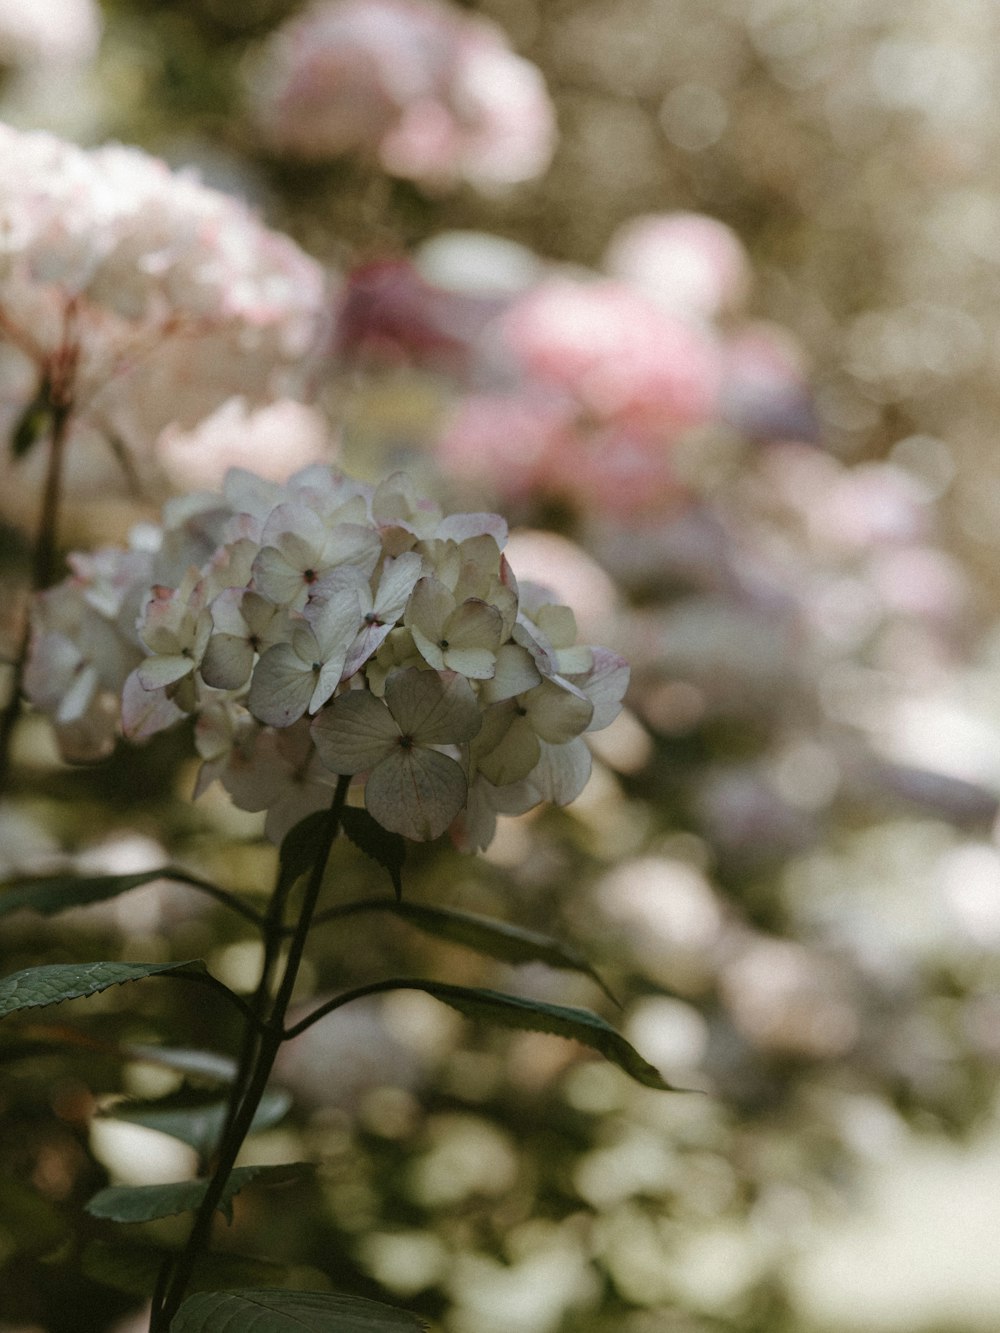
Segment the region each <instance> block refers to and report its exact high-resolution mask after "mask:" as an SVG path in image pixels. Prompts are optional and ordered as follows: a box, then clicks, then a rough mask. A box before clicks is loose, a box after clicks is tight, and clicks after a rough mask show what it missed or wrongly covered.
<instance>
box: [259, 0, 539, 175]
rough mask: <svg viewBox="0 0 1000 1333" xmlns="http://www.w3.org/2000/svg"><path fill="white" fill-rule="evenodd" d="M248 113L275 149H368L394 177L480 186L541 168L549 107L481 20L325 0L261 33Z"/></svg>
mask: <svg viewBox="0 0 1000 1333" xmlns="http://www.w3.org/2000/svg"><path fill="white" fill-rule="evenodd" d="M251 97H252V102H253V115H254V118H255V120H256V122H257V124H258V126H259V127H260V132H261V134H262V135H263V136H264V137H265V138H266V139H267V141H268V142H269V143H270V144H271V145H272V146H273V147H274V148H275V149H276V150H278V151H281V152H288V153H293V154H296V155H298V156H300V157H306V158H312V159H317V160H321V159H325V158H332V157H339V156H340V155H341V154H344V153H352V152H362V153H365V152H368V153H374V154H375V155H376V156H377V157H378V159H379V161H380V163H381V165H382V167H383V168H384V169H385V170H386V171H388V172H390V173H391V174H392V175H394V176H401V177H404V178H406V179H409V180H415V181H420V182H421V183H423V184H425V185H429V186H431V187H438V188H440V187H444V186H451V185H454V184H456V183H457V182H459V181H467V182H469V183H470V184H472V185H473V186H475V187H477V188H478V189H482V190H487V191H488V190H491V189H497V188H501V189H502V188H504V187H506V186H510V185H515V184H517V183H518V182H520V181H526V180H531V179H533V178H534V177H536V176H539V175H541V174H542V172H543V171H545V169H546V167H547V166H548V164H549V161H550V159H551V157H552V152H553V149H554V147H555V138H556V127H555V112H554V110H553V107H552V103H551V102H550V100H549V97H548V94H547V92H546V90H545V84H544V81H543V79H542V76H541V74H540V72H539V71H538V69H537V68H536V67H535V66H534V65H533V64H531V62H530V61H528V60H525V59H523V58H522V57H521V56H518V55H515V54H514V52H513V51H511V49H510V46H509V45H508V42H507V38H506V36H505V34H504V33H503V31H502V30H501V29H500V28H498V27H496V26H495V25H494V24H492V23H490V22H489V21H488V20H486V19H483V18H480V17H478V16H473V15H469V14H467V13H466V12H465V11H463V10H461V9H458V8H457V7H455V6H452V5H445V4H438V3H436V2H435V0H333V3H319V4H316V5H314V6H313V7H312V8H311V9H309V10H307V11H306V13H305V14H303V15H301V16H299V17H297V18H294V19H292V20H291V21H290V22H289V23H287V24H286V25H285V26H284V27H283V28H281V29H279V30H278V32H277V33H276V34H275V35H274V36H273V37H272V38H271V39H270V41H269V42H268V44H267V46H266V47H265V49H264V51H263V52H262V54H261V58H260V60H259V61H258V62H257V64H256V65H255V67H254V70H253V75H252V79H251Z"/></svg>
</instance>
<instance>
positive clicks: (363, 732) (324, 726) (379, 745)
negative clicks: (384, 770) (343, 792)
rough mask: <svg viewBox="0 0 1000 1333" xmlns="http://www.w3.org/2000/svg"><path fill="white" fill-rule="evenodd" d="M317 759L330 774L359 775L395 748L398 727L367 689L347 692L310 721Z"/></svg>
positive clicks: (387, 711) (398, 731)
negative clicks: (317, 754) (311, 722)
mask: <svg viewBox="0 0 1000 1333" xmlns="http://www.w3.org/2000/svg"><path fill="white" fill-rule="evenodd" d="M312 734H313V740H314V741H315V743H316V750H317V752H318V753H319V757H320V759H321V760H322V761H323V763H324V764H325V765H326V767H327V768H328V769H330V771H331V772H333V773H363V772H364V771H365V770H366V769H369V768H374V767H375V765H376V764H378V763H380V762H381V760H383V759H385V757H386V756H387V755H388V754H391V753H392V751H393V749H394V748H396V747H398V745H399V740H400V730H399V727H398V726H397V725H396V723H395V722H394V721H393V719H392V714H391V713H390V712H389V710H388V708H387V707H386V706H385V704H383V703H381V702H380V701H379V700H378V699H376V698H375V696H374V695H372V694H369V693H368V691H367V690H350V691H348V692H347V693H346V694H342V695H340V697H339V698H337V699H334V701H333V703H332V704H331V705H330V706H329V708H325V709H324V710H323V711H322V712H321V713H319V714H317V716H316V717H315V718H314V719H313V724H312Z"/></svg>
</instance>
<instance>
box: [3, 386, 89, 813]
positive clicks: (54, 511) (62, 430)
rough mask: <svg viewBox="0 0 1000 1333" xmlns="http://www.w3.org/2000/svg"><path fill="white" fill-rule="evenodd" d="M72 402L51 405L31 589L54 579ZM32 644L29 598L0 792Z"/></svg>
mask: <svg viewBox="0 0 1000 1333" xmlns="http://www.w3.org/2000/svg"><path fill="white" fill-rule="evenodd" d="M72 415H73V405H72V403H71V402H70V401H69V400H64V399H63V398H62V397H61V396H59V397H56V399H55V401H54V402H53V405H52V434H51V438H50V440H49V463H48V468H47V469H46V473H45V487H44V490H43V491H42V511H41V515H40V517H39V522H38V535H37V537H36V538H35V553H34V558H33V560H32V568H31V592H32V593H38V592H41V591H42V590H43V589H45V588H47V587H48V586H49V584H50V583H51V582H52V575H53V571H54V569H55V563H56V551H57V549H58V542H59V507H60V501H61V498H62V479H63V461H64V458H65V454H66V439H67V436H68V434H69V423H70V418H71V417H72ZM30 646H31V605H30V601H29V604H28V606H27V607H26V608H25V612H24V625H23V627H22V630H21V640H20V643H19V644H18V649H17V655H16V657H15V658H14V663H13V666H14V671H13V679H12V680H11V684H10V698H9V699H8V700H7V703H6V705H5V706H4V709H3V712H2V713H0V792H3V791H5V790H6V788H7V779H8V776H9V773H10V750H11V742H12V741H13V738H14V730H15V728H16V726H17V723H18V719H19V718H20V716H21V686H22V684H23V681H24V670H25V666H26V665H27V661H28V649H29V647H30Z"/></svg>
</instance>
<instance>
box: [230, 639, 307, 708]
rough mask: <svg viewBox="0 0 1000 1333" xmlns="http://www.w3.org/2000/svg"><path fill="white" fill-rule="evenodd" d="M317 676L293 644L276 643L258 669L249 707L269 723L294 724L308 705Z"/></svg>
mask: <svg viewBox="0 0 1000 1333" xmlns="http://www.w3.org/2000/svg"><path fill="white" fill-rule="evenodd" d="M317 675H318V672H314V671H313V670H311V669H310V668H309V667H308V666H307V665H306V663H305V662H303V660H302V658H301V657H300V656H299V654H298V653H297V652H296V651H295V648H294V647H293V646H292V644H290V643H276V644H275V645H274V647H273V648H268V650H267V652H266V653H265V654H264V655H263V657H262V658H261V659H260V661H259V662H258V663H257V665H256V667H255V668H254V673H253V680H252V681H251V683H250V696H249V698H248V699H247V707H248V708H249V709H250V712H251V713H253V715H254V717H256V718H259V720H260V721H261V722H266V723H268V725H269V726H272V727H290V726H291V724H292V723H293V722H297V721H298V719H299V718H300V717H301V716H302V714H303V713H304V712H305V711H306V709H307V708H308V706H309V700H310V698H311V697H312V693H313V690H314V689H315V688H316V678H317Z"/></svg>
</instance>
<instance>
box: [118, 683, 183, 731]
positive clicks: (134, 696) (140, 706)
mask: <svg viewBox="0 0 1000 1333" xmlns="http://www.w3.org/2000/svg"><path fill="white" fill-rule="evenodd" d="M183 716H184V712H183V710H182V709H180V708H178V707H177V705H176V704H175V703H174V701H173V700H172V699H168V698H167V696H166V694H165V692H164V691H163V690H147V689H146V688H145V687H144V686H143V684H142V682H141V681H140V680H139V674H138V672H137V671H133V672H132V673H131V675H129V676H128V678H127V679H126V681H125V684H124V686H123V687H122V731H123V733H124V734H125V736H127V737H128V739H129V740H130V741H144V740H148V738H149V737H150V736H155V735H156V733H157V732H158V731H166V730H167V728H168V727H172V726H173V725H174V723H175V722H179V721H180V720H181V718H182V717H183Z"/></svg>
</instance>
